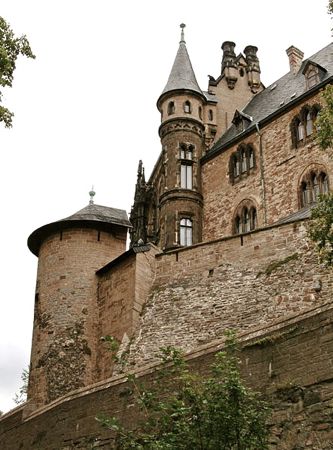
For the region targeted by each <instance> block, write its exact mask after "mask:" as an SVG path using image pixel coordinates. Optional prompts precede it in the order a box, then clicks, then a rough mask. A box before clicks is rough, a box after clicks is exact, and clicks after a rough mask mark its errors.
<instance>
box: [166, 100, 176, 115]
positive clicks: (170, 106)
mask: <svg viewBox="0 0 333 450" xmlns="http://www.w3.org/2000/svg"><path fill="white" fill-rule="evenodd" d="M175 111H176V107H175V102H169V103H168V115H169V116H171V114H174V113H175Z"/></svg>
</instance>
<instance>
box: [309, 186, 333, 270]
mask: <svg viewBox="0 0 333 450" xmlns="http://www.w3.org/2000/svg"><path fill="white" fill-rule="evenodd" d="M311 219H312V220H311V222H310V225H309V230H308V234H309V237H310V239H311V240H312V241H314V243H315V244H316V247H317V250H318V252H319V257H320V260H321V261H322V262H324V263H326V264H327V265H332V264H333V193H330V194H328V195H322V196H320V197H319V200H318V203H317V205H316V207H315V208H313V209H312V211H311Z"/></svg>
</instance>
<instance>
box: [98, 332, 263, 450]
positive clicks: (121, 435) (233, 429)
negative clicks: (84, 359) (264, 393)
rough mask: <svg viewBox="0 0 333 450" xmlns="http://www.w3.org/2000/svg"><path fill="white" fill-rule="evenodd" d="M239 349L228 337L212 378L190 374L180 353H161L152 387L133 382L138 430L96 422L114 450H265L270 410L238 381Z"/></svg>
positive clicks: (113, 420) (102, 420)
mask: <svg viewBox="0 0 333 450" xmlns="http://www.w3.org/2000/svg"><path fill="white" fill-rule="evenodd" d="M237 353H238V347H237V344H236V341H235V338H234V335H233V334H229V336H228V338H227V343H226V351H225V352H219V353H218V354H217V355H216V357H215V362H214V364H213V365H212V366H211V368H210V374H209V375H208V376H206V375H200V374H192V373H190V368H189V366H188V365H187V363H186V362H185V360H184V358H183V356H182V354H181V352H180V351H179V350H177V349H175V348H173V347H167V348H164V349H162V369H161V370H159V371H158V372H157V373H156V376H155V378H154V380H153V382H151V383H150V385H139V384H138V382H137V380H136V379H135V377H134V376H130V377H129V384H130V386H131V389H130V390H129V392H128V395H129V396H131V397H133V399H131V403H132V400H134V401H135V402H136V403H137V405H138V407H139V408H140V410H141V413H142V415H143V419H142V421H141V422H140V423H139V424H138V426H137V428H135V429H134V430H128V429H126V428H125V427H124V426H122V425H121V424H120V423H119V421H118V420H117V419H116V418H115V417H112V418H109V417H105V416H100V417H98V418H97V420H98V421H99V422H100V423H101V424H102V425H103V426H104V427H106V428H107V429H109V430H112V432H113V433H114V437H115V444H114V448H115V449H119V450H120V449H131V448H132V449H137V450H140V449H145V450H167V449H169V450H175V449H177V450H224V449H225V450H227V449H228V450H257V449H259V448H260V449H261V450H264V449H267V448H268V444H267V437H268V430H267V427H266V419H267V417H268V414H269V408H268V407H267V404H266V403H265V402H264V401H263V400H261V399H260V397H259V395H258V394H256V393H254V392H253V391H252V390H251V389H249V388H247V387H246V386H245V385H244V384H243V382H242V380H241V377H240V370H239V365H240V360H239V359H238V356H237Z"/></svg>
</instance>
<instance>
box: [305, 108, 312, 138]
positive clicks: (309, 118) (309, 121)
mask: <svg viewBox="0 0 333 450" xmlns="http://www.w3.org/2000/svg"><path fill="white" fill-rule="evenodd" d="M312 132H313V120H312V115H311V113H310V111H309V112H308V113H307V115H306V135H307V136H310V135H311V134H312Z"/></svg>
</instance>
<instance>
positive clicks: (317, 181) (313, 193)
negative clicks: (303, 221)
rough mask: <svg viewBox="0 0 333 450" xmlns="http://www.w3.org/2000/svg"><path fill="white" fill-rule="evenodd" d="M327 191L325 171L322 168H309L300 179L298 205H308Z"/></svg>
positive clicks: (327, 184)
mask: <svg viewBox="0 0 333 450" xmlns="http://www.w3.org/2000/svg"><path fill="white" fill-rule="evenodd" d="M328 192H329V182H328V176H327V173H326V172H325V171H323V170H319V169H318V170H314V169H313V170H310V171H309V172H308V173H307V174H306V175H305V176H304V177H303V178H302V181H301V186H300V206H301V208H303V207H305V206H310V205H313V204H315V203H316V202H317V201H318V197H319V195H321V194H327V193H328Z"/></svg>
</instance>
